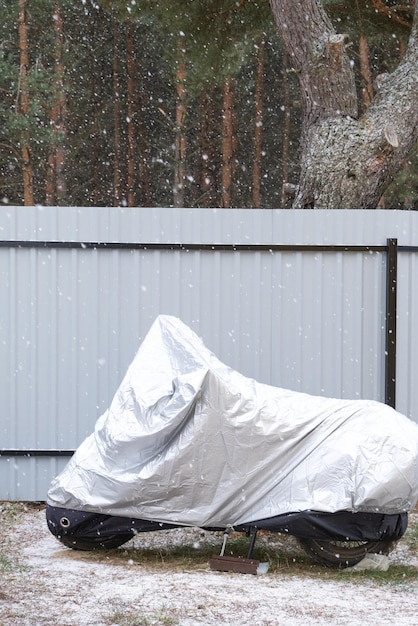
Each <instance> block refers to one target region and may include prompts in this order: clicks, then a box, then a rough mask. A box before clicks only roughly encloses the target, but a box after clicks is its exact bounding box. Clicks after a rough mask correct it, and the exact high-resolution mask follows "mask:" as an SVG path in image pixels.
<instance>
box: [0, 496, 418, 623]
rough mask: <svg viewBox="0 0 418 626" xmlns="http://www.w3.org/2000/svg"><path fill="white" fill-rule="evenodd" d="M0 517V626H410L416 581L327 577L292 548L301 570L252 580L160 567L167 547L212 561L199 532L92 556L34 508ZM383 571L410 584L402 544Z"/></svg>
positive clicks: (188, 565) (165, 535)
mask: <svg viewBox="0 0 418 626" xmlns="http://www.w3.org/2000/svg"><path fill="white" fill-rule="evenodd" d="M5 510H6V509H5V507H3V510H2V507H1V505H0V625H1V626H3V625H4V626H5V625H6V624H7V626H9V625H10V624H12V625H16V626H46V625H48V626H53V625H55V624H56V625H59V626H152V625H165V626H195V625H196V626H197V625H207V626H212V625H215V624H216V625H230V626H258V625H259V626H272V625H274V626H282V625H283V626H307V625H309V626H310V625H315V626H368V625H370V626H371V625H373V626H375V625H379V626H386V625H387V626H389V625H390V626H393V624H396V626H416V625H417V624H418V577H417V578H415V579H414V578H413V577H412V578H411V576H410V575H408V576H406V575H405V576H406V577H405V582H402V580H401V581H400V582H399V580H394V581H390V582H387V581H386V582H382V581H381V580H380V578H379V577H378V576H376V577H373V575H371V576H370V575H368V576H365V575H363V576H359V575H358V574H357V575H354V574H352V573H350V572H347V571H346V572H337V573H335V572H332V573H330V571H329V570H326V569H325V568H321V567H319V566H318V567H317V566H313V565H312V563H311V562H310V561H309V559H308V560H306V561H303V558H304V557H302V556H299V555H302V553H298V552H297V549H296V551H295V548H294V547H293V546H292V545H289V562H292V561H293V562H295V561H296V560H297V559H298V558H301V559H302V567H299V568H298V569H295V570H294V569H292V567H290V568H289V567H287V566H286V559H284V560H283V567H280V566H279V567H278V568H276V569H275V570H274V571H273V572H269V573H267V574H266V575H260V576H251V575H242V574H234V573H221V572H214V571H211V570H210V569H209V567H208V565H207V563H205V562H201V563H200V564H198V565H196V563H193V559H192V561H190V560H189V561H186V560H184V562H182V561H180V564H179V562H178V561H176V560H175V559H170V558H167V559H166V560H165V557H164V555H167V550H166V548H167V545H168V546H174V547H175V546H176V544H178V545H180V544H184V543H189V544H190V545H191V546H192V547H193V546H195V547H196V548H197V547H199V546H201V544H202V542H206V541H213V542H214V543H213V547H214V553H216V551H217V549H218V548H219V536H215V537H214V534H213V533H212V534H209V533H207V534H203V533H202V531H200V530H198V529H182V530H180V529H179V530H175V531H164V532H160V533H147V535H146V537H145V535H142V536H140V537H137V538H135V539H134V540H133V542H130V544H127V547H122V548H119V550H118V551H116V552H115V551H112V552H109V553H105V554H101V555H100V556H98V555H97V554H96V553H90V552H88V553H86V552H79V551H73V550H70V549H67V548H65V547H64V546H62V545H61V544H60V543H59V542H58V541H57V540H56V539H55V538H54V537H53V536H52V535H51V534H50V533H49V531H48V529H47V527H46V523H45V513H44V507H43V506H41V505H37V506H34V505H29V506H27V507H25V508H21V510H19V511H18V512H17V513H16V515H15V517H14V519H12V520H10V514H9V513H8V514H7V515H6V514H5ZM415 517H417V523H418V516H415ZM285 539H287V538H285ZM139 541H141V548H142V549H143V548H144V544H145V543H146V544H147V545H148V546H149V547H152V548H153V550H154V552H153V554H155V553H156V552H157V553H158V550H161V558H159V559H158V563H157V562H156V561H153V560H152V559H147V560H146V561H145V562H141V561H140V560H135V559H134V558H133V556H134V555H135V551H138V548H136V546H138V543H137V542H139ZM138 547H139V546H138ZM115 554H116V557H115V556H114V555H115ZM182 563H183V564H182ZM303 563H306V568H305V570H304V567H303ZM390 563H391V567H390V569H389V572H390V571H391V569H392V570H393V571H397V570H399V571H400V572H401V578H402V571H403V569H402V568H403V567H404V566H411V567H413V568H416V569H417V575H418V559H417V556H416V553H415V552H413V553H412V552H411V551H410V550H409V548H408V542H406V540H403V541H401V542H400V544H399V545H398V547H397V548H396V550H395V551H394V552H393V553H392V555H391V556H390ZM405 571H406V570H405ZM408 571H409V572H410V569H409V570H408Z"/></svg>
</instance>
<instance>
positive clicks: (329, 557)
mask: <svg viewBox="0 0 418 626" xmlns="http://www.w3.org/2000/svg"><path fill="white" fill-rule="evenodd" d="M298 542H299V544H300V546H301V547H302V548H303V550H304V551H305V552H306V553H307V554H309V556H311V557H312V558H313V559H314V560H315V561H316V562H317V563H320V564H321V565H325V566H326V567H338V568H342V569H344V568H346V567H353V565H356V564H357V563H359V562H360V561H361V560H362V559H364V557H365V556H366V554H367V553H368V552H370V553H373V554H389V552H390V551H391V550H392V549H393V547H394V544H395V542H393V541H321V540H318V539H305V538H302V537H300V538H298Z"/></svg>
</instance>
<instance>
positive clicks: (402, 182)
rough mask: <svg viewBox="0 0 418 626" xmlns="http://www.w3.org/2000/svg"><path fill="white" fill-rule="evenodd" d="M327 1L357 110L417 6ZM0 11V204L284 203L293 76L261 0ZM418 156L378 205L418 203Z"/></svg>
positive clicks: (293, 144) (30, 5)
mask: <svg viewBox="0 0 418 626" xmlns="http://www.w3.org/2000/svg"><path fill="white" fill-rule="evenodd" d="M324 4H326V5H327V10H328V11H329V14H330V17H331V19H332V21H333V23H334V25H335V28H336V30H337V31H338V32H344V33H348V35H349V37H350V41H351V44H350V57H351V59H352V62H353V64H354V67H355V69H356V73H357V85H358V91H359V95H360V97H361V102H362V106H363V107H364V108H365V107H367V106H368V103H369V102H370V100H371V97H372V95H373V93H374V90H375V89H376V88H377V84H378V81H379V80H380V78H381V77H382V76H384V75H385V73H386V72H390V71H391V69H392V67H394V66H396V65H397V64H398V62H399V60H400V58H402V54H403V50H404V48H405V43H406V41H407V39H408V36H409V33H410V27H411V19H412V18H411V14H412V12H411V11H410V8H411V5H412V4H413V2H411V1H408V0H404V1H403V2H400V1H399V2H396V3H395V2H391V1H390V0H384V1H383V0H382V1H381V0H361V1H360V0H347V1H345V2H335V1H329V0H328V2H324ZM395 4H396V5H397V7H398V9H397V11H396V13H395V12H393V11H392V10H391V6H392V5H395ZM399 6H400V7H401V10H400V9H399ZM403 6H404V7H405V10H404V11H403V10H402V7H403ZM0 9H1V20H0V204H3V205H5V204H10V205H22V204H26V205H33V204H42V205H59V206H144V207H147V206H148V207H151V206H167V207H170V206H177V207H182V206H188V207H243V208H253V207H254V208H280V207H282V208H285V207H287V206H289V199H288V190H289V189H291V186H292V184H295V183H296V182H297V180H298V145H299V135H300V117H301V109H300V98H299V86H298V81H297V76H296V70H295V69H294V68H292V66H291V62H290V60H289V59H288V58H287V56H286V55H285V54H284V52H283V49H282V46H281V42H280V38H279V36H278V34H277V31H276V28H275V26H274V24H273V18H272V14H271V10H270V7H269V3H268V1H267V0H201V1H197V0H194V1H189V2H184V1H181V0H159V1H158V2H155V1H152V0H145V1H144V0H123V1H119V2H118V1H114V2H110V1H106V0H100V1H99V0H97V1H95V0H55V1H54V0H0ZM417 166H418V157H417V151H415V153H413V154H412V156H411V158H410V159H408V161H407V162H406V163H405V164H404V168H403V170H402V171H401V173H400V174H399V175H398V177H397V179H396V180H395V181H394V182H393V184H392V186H391V187H390V188H389V190H388V191H387V192H386V193H385V196H384V198H383V199H382V200H381V203H380V206H381V207H382V208H398V209H399V208H401V209H418V168H417ZM353 208H355V207H353Z"/></svg>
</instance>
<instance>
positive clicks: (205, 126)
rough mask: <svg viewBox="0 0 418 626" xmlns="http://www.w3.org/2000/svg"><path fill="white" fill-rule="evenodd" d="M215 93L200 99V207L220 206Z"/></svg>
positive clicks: (198, 173) (206, 94)
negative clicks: (216, 158) (216, 179)
mask: <svg viewBox="0 0 418 626" xmlns="http://www.w3.org/2000/svg"><path fill="white" fill-rule="evenodd" d="M214 120H215V114H214V100H213V91H210V92H204V93H203V94H201V96H200V98H199V159H198V160H196V166H197V175H196V180H197V181H199V189H200V196H199V198H198V206H201V207H213V206H216V205H217V204H218V201H217V195H216V190H215V177H214V172H213V167H214V160H215V148H214V146H215V137H214V132H213V127H214Z"/></svg>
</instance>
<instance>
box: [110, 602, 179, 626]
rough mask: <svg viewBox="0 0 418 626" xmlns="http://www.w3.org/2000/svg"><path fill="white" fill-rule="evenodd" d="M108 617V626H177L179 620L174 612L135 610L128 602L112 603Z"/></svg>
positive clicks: (163, 609) (165, 610) (166, 610)
mask: <svg viewBox="0 0 418 626" xmlns="http://www.w3.org/2000/svg"><path fill="white" fill-rule="evenodd" d="M110 604H111V608H110V611H109V613H108V615H107V616H106V617H105V618H104V620H105V623H106V624H107V625H108V626H177V624H179V619H178V618H177V617H175V616H173V610H172V609H171V610H168V609H165V608H162V609H160V610H159V611H154V612H150V611H146V610H142V609H141V610H138V608H133V607H132V606H131V605H130V604H128V603H127V602H121V601H118V602H115V601H113V602H111V603H110Z"/></svg>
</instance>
